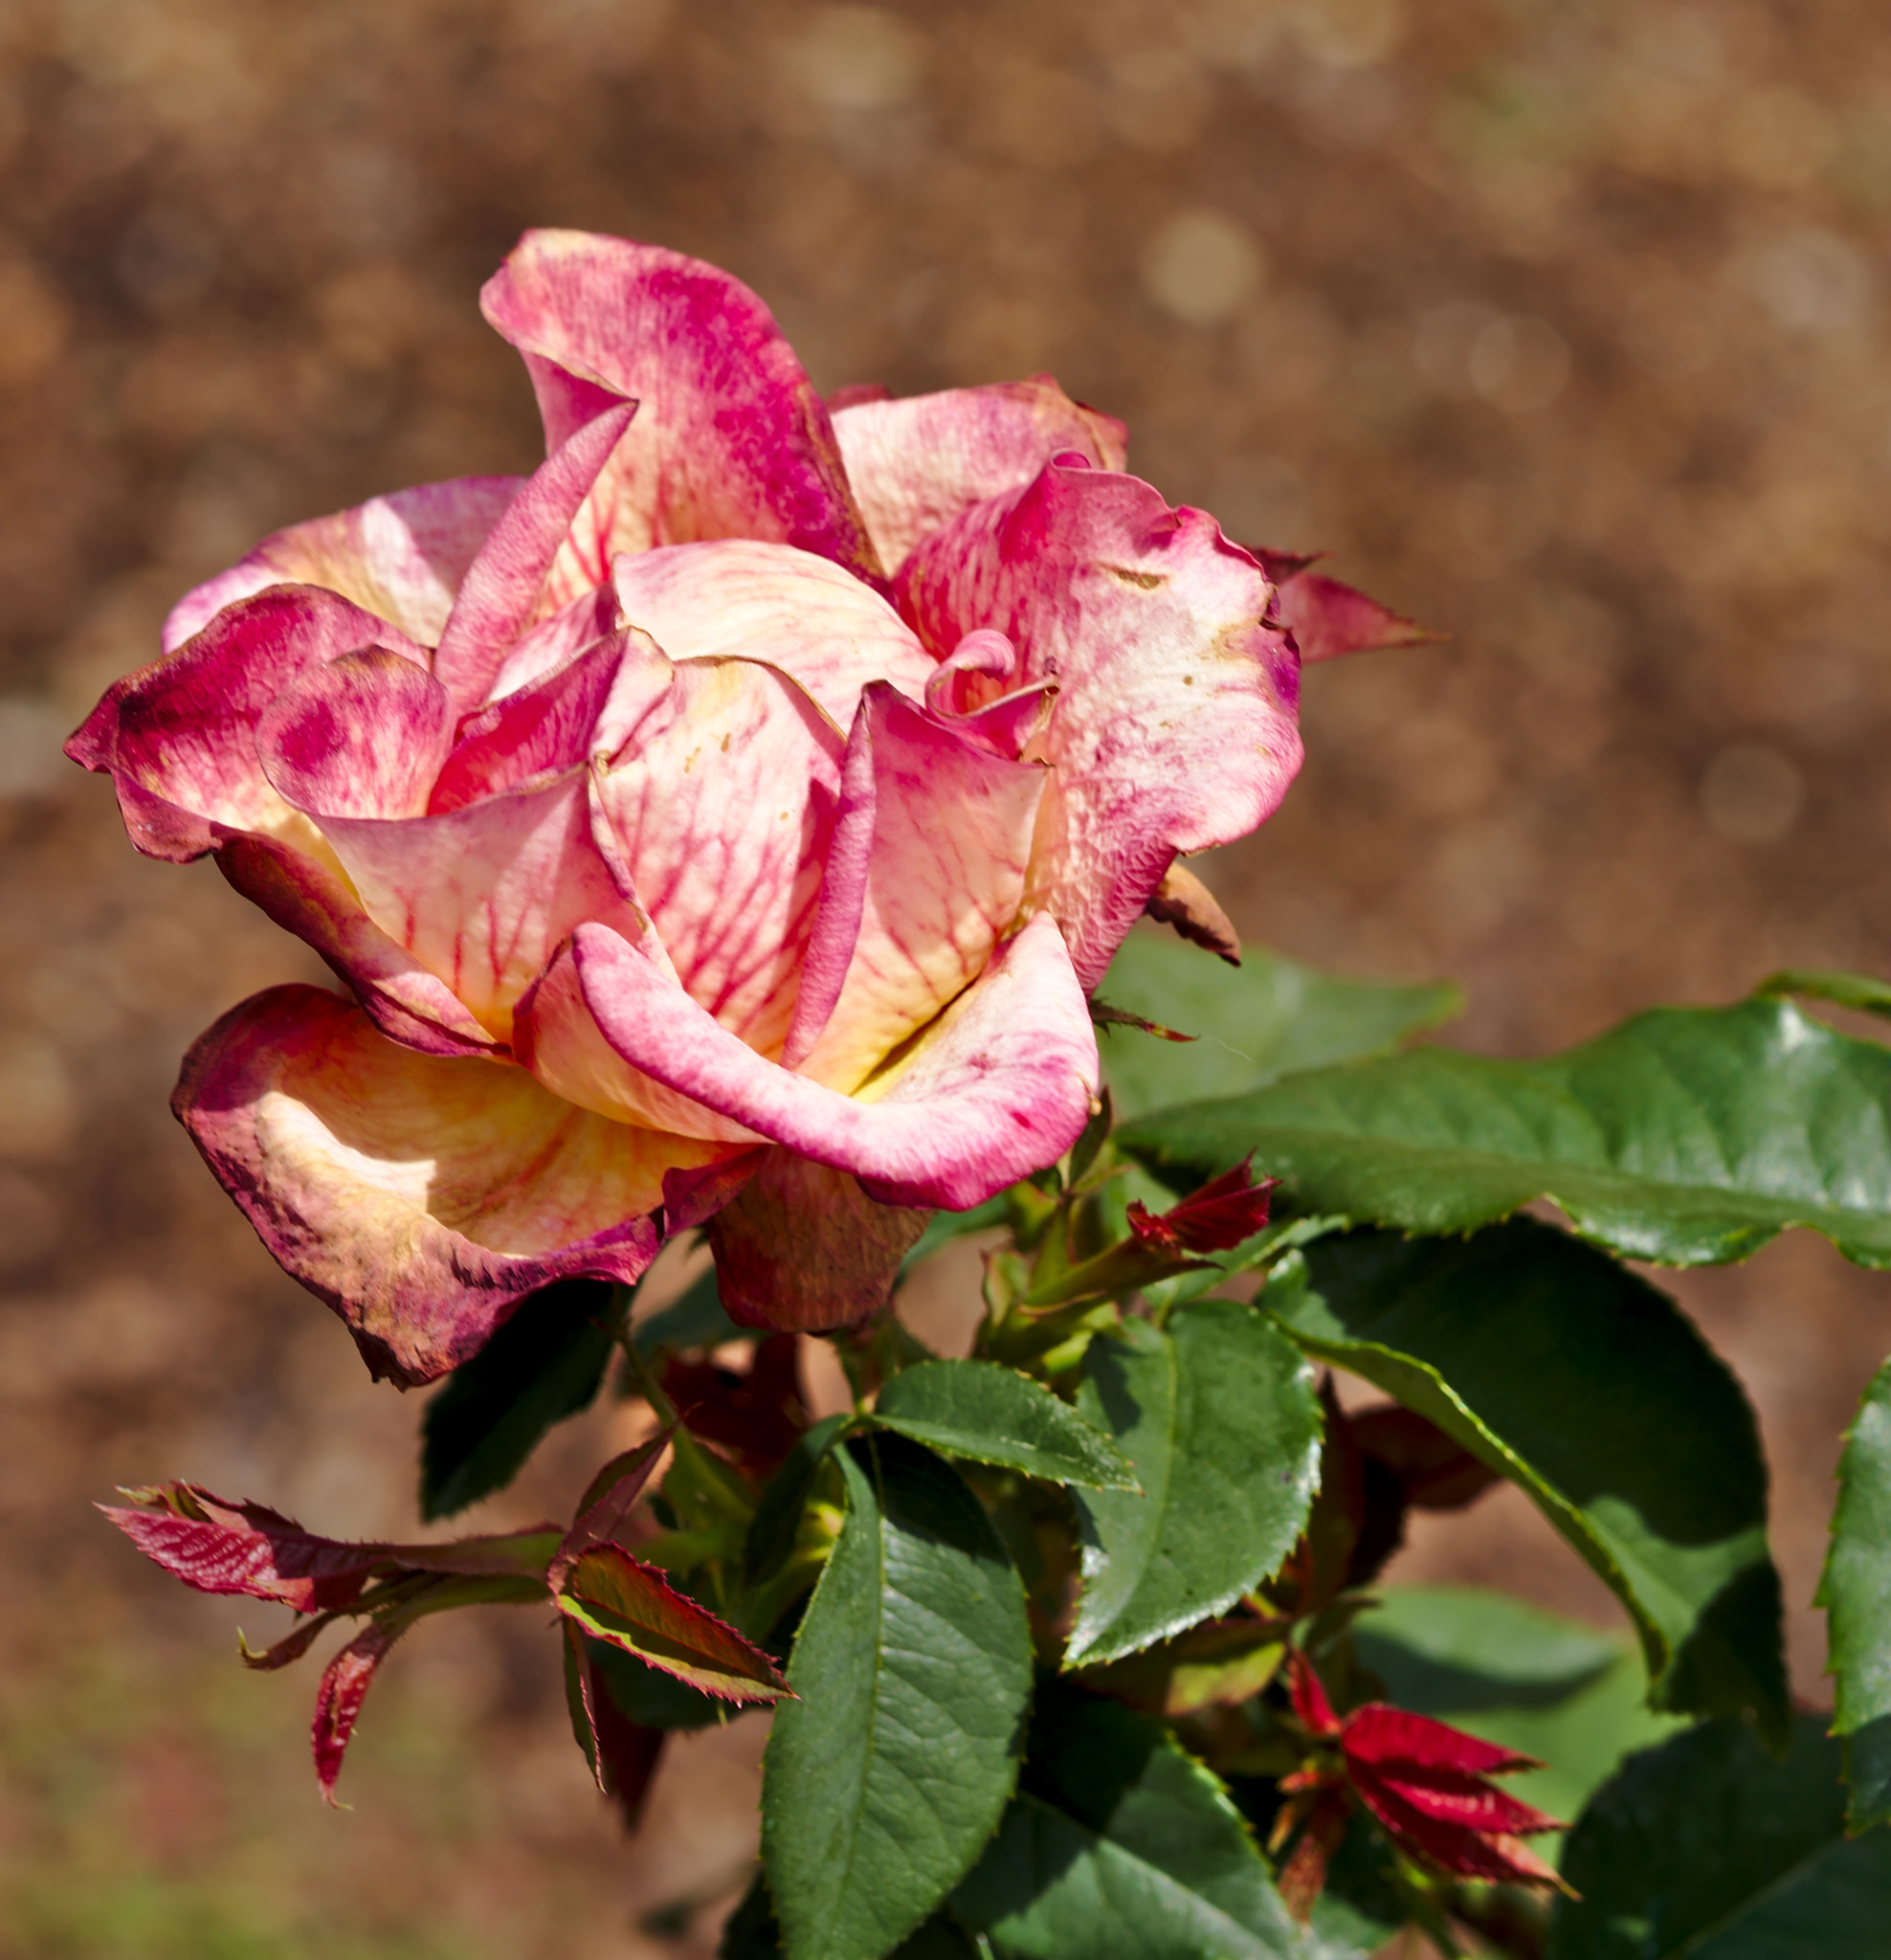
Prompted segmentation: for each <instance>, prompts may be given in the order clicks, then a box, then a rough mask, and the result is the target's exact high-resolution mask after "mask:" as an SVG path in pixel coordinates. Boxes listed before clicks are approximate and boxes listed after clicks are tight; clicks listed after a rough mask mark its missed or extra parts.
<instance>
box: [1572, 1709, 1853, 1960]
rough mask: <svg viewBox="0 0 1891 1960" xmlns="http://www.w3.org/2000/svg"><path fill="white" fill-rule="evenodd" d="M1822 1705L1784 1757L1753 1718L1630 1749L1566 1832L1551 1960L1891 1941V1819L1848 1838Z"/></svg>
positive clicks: (1738, 1956) (1835, 1749)
mask: <svg viewBox="0 0 1891 1960" xmlns="http://www.w3.org/2000/svg"><path fill="white" fill-rule="evenodd" d="M1823 1726H1824V1724H1823V1721H1822V1718H1820V1717H1818V1716H1812V1715H1803V1716H1801V1717H1800V1718H1799V1719H1798V1720H1797V1722H1795V1723H1794V1724H1793V1728H1792V1737H1791V1753H1790V1754H1789V1755H1788V1756H1787V1758H1786V1760H1785V1761H1784V1762H1780V1761H1778V1760H1776V1759H1775V1758H1774V1757H1772V1756H1769V1754H1768V1753H1767V1751H1766V1750H1765V1749H1764V1748H1761V1747H1760V1744H1759V1742H1758V1741H1757V1739H1756V1738H1755V1737H1754V1735H1753V1732H1752V1730H1751V1729H1749V1728H1748V1727H1747V1726H1746V1725H1745V1724H1744V1723H1739V1722H1715V1723H1709V1724H1706V1725H1704V1726H1702V1727H1698V1728H1692V1729H1689V1730H1688V1731H1686V1732H1685V1733H1684V1734H1681V1735H1678V1736H1676V1737H1675V1738H1674V1739H1673V1740H1672V1741H1671V1742H1667V1743H1664V1744H1663V1745H1662V1746H1661V1747H1660V1748H1657V1749H1650V1750H1648V1751H1647V1752H1646V1753H1644V1754H1642V1755H1638V1756H1632V1757H1631V1758H1630V1759H1629V1762H1628V1764H1627V1765H1626V1767H1625V1768H1624V1769H1623V1770H1622V1771H1621V1773H1620V1774H1619V1775H1617V1776H1616V1777H1614V1778H1613V1780H1612V1781H1611V1782H1609V1783H1607V1784H1605V1785H1604V1786H1603V1788H1602V1789H1601V1790H1600V1791H1599V1792H1598V1793H1596V1795H1595V1798H1594V1800H1593V1801H1592V1802H1591V1805H1590V1807H1589V1809H1588V1810H1587V1811H1585V1812H1584V1814H1583V1815H1582V1817H1581V1818H1580V1820H1579V1821H1578V1822H1577V1824H1576V1827H1575V1829H1574V1830H1573V1831H1572V1832H1571V1833H1570V1834H1569V1842H1568V1849H1567V1850H1566V1851H1565V1853H1564V1855H1563V1871H1564V1875H1565V1876H1566V1877H1567V1878H1568V1881H1569V1882H1570V1884H1572V1885H1573V1886H1574V1887H1575V1888H1576V1890H1577V1891H1578V1892H1579V1893H1581V1895H1582V1897H1581V1898H1580V1899H1575V1900H1570V1899H1564V1900H1559V1901H1558V1902H1557V1906H1556V1916H1555V1918H1554V1920H1553V1921H1552V1922H1551V1926H1550V1932H1549V1946H1548V1960H1682V1956H1683V1955H1685V1956H1686V1960H1853V1956H1862V1955H1866V1954H1879V1953H1883V1952H1885V1951H1886V1950H1887V1941H1888V1940H1891V1832H1885V1831H1869V1832H1867V1833H1866V1834H1865V1835H1864V1836H1863V1837H1862V1838H1853V1839H1851V1840H1850V1841H1849V1842H1848V1841H1847V1840H1846V1838H1845V1836H1844V1828H1845V1797H1844V1792H1843V1790H1842V1789H1841V1788H1840V1786H1839V1782H1838V1761H1839V1746H1838V1744H1837V1743H1836V1742H1834V1741H1832V1740H1830V1739H1829V1738H1828V1737H1826V1736H1825V1735H1823V1734H1821V1733H1820V1730H1821V1728H1822V1727H1823Z"/></svg>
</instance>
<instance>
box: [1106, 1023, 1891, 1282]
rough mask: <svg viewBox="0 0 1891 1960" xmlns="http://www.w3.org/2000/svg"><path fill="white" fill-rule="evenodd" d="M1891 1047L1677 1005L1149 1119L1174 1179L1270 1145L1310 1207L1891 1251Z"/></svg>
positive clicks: (1142, 1125)
mask: <svg viewBox="0 0 1891 1960" xmlns="http://www.w3.org/2000/svg"><path fill="white" fill-rule="evenodd" d="M1886 1065H1887V1064H1886V1055H1885V1051H1884V1049H1883V1048H1881V1047H1880V1046H1879V1045H1878V1044H1877V1043H1876V1042H1872V1041H1858V1040H1855V1039H1853V1038H1852V1037H1851V1036H1846V1035H1840V1034H1838V1033H1836V1032H1835V1031H1834V1030H1833V1029H1831V1028H1828V1027H1826V1026H1825V1025H1824V1023H1823V1022H1820V1021H1815V1020H1813V1019H1812V1018H1810V1017H1809V1016H1808V1015H1806V1014H1803V1013H1800V1012H1799V1010H1798V1009H1797V1008H1795V1007H1793V1006H1792V1005H1791V1003H1790V1002H1787V1001H1783V1000H1749V1001H1743V1002H1741V1003H1740V1004H1739V1005H1738V1006H1736V1007H1728V1008H1660V1009H1657V1010H1656V1011H1655V1012H1654V1013H1645V1014H1639V1015H1637V1016H1636V1017H1635V1019H1634V1020H1632V1021H1627V1022H1624V1023H1623V1025H1622V1026H1621V1027H1619V1028H1616V1029H1613V1031H1611V1032H1610V1033H1609V1034H1606V1035H1603V1036H1600V1037H1598V1038H1597V1039H1596V1040H1593V1041H1591V1042H1588V1043H1586V1044H1585V1045H1584V1046H1582V1047H1580V1048H1572V1049H1569V1050H1568V1051H1567V1052H1566V1053H1565V1054H1562V1055H1557V1056H1551V1057H1549V1058H1547V1059H1546V1060H1542V1061H1502V1060H1498V1059H1496V1058H1492V1057H1490V1056H1484V1055H1461V1054H1458V1053H1456V1052H1455V1051H1453V1050H1450V1049H1444V1048H1421V1049H1417V1050H1414V1051H1413V1053H1412V1054H1410V1055H1399V1056H1393V1057H1391V1058H1390V1059H1388V1060H1385V1061H1373V1062H1359V1063H1355V1064H1353V1065H1351V1066H1349V1067H1345V1068H1335V1069H1323V1070H1321V1071H1319V1072H1317V1073H1314V1074H1308V1075H1301V1076H1295V1077H1293V1078H1292V1079H1291V1080H1286V1081H1282V1082H1277V1083H1275V1084H1274V1085H1273V1086H1272V1087H1271V1088H1265V1089H1260V1090H1257V1092H1255V1093H1254V1094H1252V1095H1246V1096H1237V1097H1233V1098H1230V1099H1228V1100H1227V1101H1223V1102H1214V1103H1194V1104H1191V1105H1190V1107H1188V1108H1186V1109H1168V1110H1163V1111H1161V1112H1159V1113H1158V1114H1155V1115H1152V1116H1146V1117H1142V1118H1139V1119H1138V1120H1137V1121H1136V1122H1134V1123H1132V1124H1129V1125H1125V1126H1124V1127H1123V1129H1121V1130H1119V1131H1118V1132H1117V1138H1116V1141H1117V1145H1118V1147H1119V1148H1121V1149H1123V1150H1124V1151H1126V1152H1127V1153H1128V1154H1130V1155H1131V1156H1134V1157H1137V1158H1139V1159H1141V1160H1142V1161H1143V1162H1145V1163H1146V1164H1148V1165H1149V1166H1150V1167H1151V1169H1154V1170H1156V1171H1157V1172H1158V1174H1160V1175H1163V1176H1165V1177H1167V1178H1168V1180H1169V1181H1170V1182H1176V1183H1186V1181H1187V1180H1188V1179H1189V1178H1190V1177H1193V1178H1198V1179H1199V1178H1205V1177H1210V1176H1212V1175H1214V1174H1215V1173H1217V1172H1219V1171H1222V1170H1225V1169H1228V1168H1229V1167H1230V1166H1231V1165H1234V1164H1237V1163H1239V1162H1240V1160H1241V1159H1242V1158H1243V1157H1244V1156H1246V1155H1247V1154H1248V1152H1249V1151H1250V1150H1252V1151H1253V1152H1254V1169H1255V1174H1256V1175H1257V1176H1259V1175H1262V1174H1263V1173H1265V1174H1270V1175H1273V1176H1277V1177H1279V1179H1280V1180H1281V1182H1282V1185H1283V1186H1284V1190H1283V1192H1282V1196H1283V1198H1285V1199H1287V1200H1290V1201H1291V1202H1292V1204H1293V1205H1294V1206H1295V1207H1296V1208H1297V1209H1299V1210H1301V1211H1304V1212H1321V1213H1333V1214H1341V1215H1344V1216H1346V1217H1347V1218H1349V1219H1351V1220H1352V1221H1354V1222H1355V1223H1368V1222H1369V1223H1375V1224H1381V1225H1392V1226H1397V1227H1398V1228H1399V1229H1401V1230H1403V1231H1406V1232H1424V1233H1458V1232H1471V1231H1474V1230H1476V1229H1477V1228H1478V1227H1479V1226H1480V1225H1487V1224H1489V1223H1491V1222H1492V1221H1493V1220H1495V1219H1499V1218H1502V1217H1505V1216H1507V1215H1508V1214H1510V1213H1512V1212H1514V1211H1516V1210H1517V1208H1518V1207H1519V1206H1520V1205H1524V1204H1527V1203H1528V1202H1529V1201H1530V1200H1531V1199H1533V1198H1549V1199H1552V1200H1553V1201H1554V1202H1555V1203H1556V1204H1558V1205H1560V1206H1561V1207H1562V1209H1563V1210H1564V1212H1566V1213H1567V1214H1568V1216H1569V1219H1570V1221H1571V1222H1572V1223H1573V1225H1574V1226H1575V1229H1576V1231H1577V1232H1578V1233H1579V1234H1581V1236H1583V1237H1585V1238H1590V1239H1593V1240H1595V1241H1596V1242H1597V1243H1599V1244H1603V1245H1607V1246H1611V1247H1613V1249H1614V1250H1615V1251H1616V1252H1619V1253H1624V1254H1627V1255H1628V1256H1630V1257H1631V1258H1643V1259H1654V1260H1657V1261H1659V1262H1660V1263H1662V1264H1665V1265H1676V1266H1691V1265H1702V1264H1709V1263H1713V1262H1715V1261H1719V1260H1724V1259H1736V1258H1746V1255H1747V1254H1748V1253H1751V1252H1754V1251H1756V1250H1757V1249H1758V1248H1759V1247H1760V1246H1762V1245H1764V1244H1766V1242H1767V1241H1768V1240H1769V1238H1771V1237H1773V1236H1774V1235H1775V1234H1777V1233H1779V1232H1780V1231H1782V1230H1784V1229H1785V1227H1787V1226H1789V1225H1806V1226H1810V1227H1812V1229H1813V1230H1814V1231H1816V1232H1822V1233H1823V1234H1824V1235H1825V1236H1827V1237H1828V1238H1830V1239H1831V1240H1832V1242H1833V1243H1834V1244H1835V1246H1837V1248H1838V1249H1839V1251H1841V1252H1842V1253H1844V1254H1845V1256H1846V1257H1847V1258H1852V1259H1856V1260H1857V1261H1858V1263H1859V1264H1861V1265H1867V1266H1891V1106H1887V1098H1886V1096H1885V1087H1884V1085H1885V1074H1886Z"/></svg>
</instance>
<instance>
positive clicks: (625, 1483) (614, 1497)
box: [545, 1422, 677, 1592]
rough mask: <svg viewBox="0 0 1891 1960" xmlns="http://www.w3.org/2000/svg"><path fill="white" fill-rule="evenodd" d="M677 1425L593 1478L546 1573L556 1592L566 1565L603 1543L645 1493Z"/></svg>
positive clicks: (617, 1458) (613, 1461) (670, 1425)
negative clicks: (581, 1552)
mask: <svg viewBox="0 0 1891 1960" xmlns="http://www.w3.org/2000/svg"><path fill="white" fill-rule="evenodd" d="M676 1426H677V1425H676V1424H675V1423H674V1422H672V1423H668V1424H666V1425H665V1426H664V1427H663V1428H662V1429H660V1430H658V1431H657V1432H656V1435H655V1436H653V1437H645V1438H644V1440H643V1441H642V1442H640V1443H638V1444H637V1445H636V1446H635V1447H634V1449H628V1450H625V1451H624V1452H622V1454H621V1455H619V1456H615V1457H612V1459H611V1460H610V1462H608V1463H607V1464H606V1465H605V1466H604V1468H603V1469H602V1470H600V1471H599V1472H598V1473H597V1475H596V1476H595V1477H593V1478H592V1479H591V1481H590V1484H589V1486H588V1487H587V1488H586V1491H585V1494H584V1496H583V1497H581V1498H580V1499H579V1500H578V1508H577V1512H576V1514H575V1518H574V1521H573V1523H572V1526H571V1528H570V1530H568V1531H567V1532H566V1534H565V1536H564V1539H563V1541H562V1542H561V1543H560V1545H559V1548H558V1557H557V1559H556V1560H554V1561H553V1563H552V1570H550V1571H549V1572H548V1573H547V1574H546V1575H545V1576H546V1583H547V1584H548V1585H550V1587H551V1588H552V1590H553V1591H554V1592H556V1591H557V1589H558V1583H559V1574H560V1572H561V1571H562V1570H563V1569H564V1568H565V1566H567V1564H568V1563H569V1561H570V1560H571V1559H572V1558H573V1557H575V1556H576V1554H577V1553H578V1552H580V1551H582V1550H583V1549H584V1548H585V1547H586V1546H588V1545H598V1544H601V1543H603V1541H604V1540H606V1539H608V1538H609V1537H610V1536H611V1534H612V1532H613V1531H615V1530H616V1528H617V1527H618V1526H619V1525H621V1524H622V1523H623V1521H624V1519H625V1517H626V1516H627V1515H628V1514H629V1512H630V1508H631V1506H632V1505H633V1504H634V1503H636V1501H637V1499H638V1498H639V1497H641V1496H642V1495H643V1487H644V1485H645V1484H646V1483H648V1482H649V1481H650V1477H651V1472H652V1471H654V1470H655V1469H656V1459H658V1458H659V1457H660V1456H662V1454H663V1451H664V1448H665V1446H666V1445H667V1444H668V1442H669V1440H670V1437H671V1434H672V1432H673V1431H674V1430H675V1429H676Z"/></svg>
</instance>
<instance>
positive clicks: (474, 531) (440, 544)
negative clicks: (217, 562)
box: [164, 477, 524, 654]
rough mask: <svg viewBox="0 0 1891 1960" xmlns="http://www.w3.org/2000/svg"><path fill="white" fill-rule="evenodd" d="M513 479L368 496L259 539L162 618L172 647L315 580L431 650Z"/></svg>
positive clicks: (469, 480)
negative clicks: (262, 599) (231, 610)
mask: <svg viewBox="0 0 1891 1960" xmlns="http://www.w3.org/2000/svg"><path fill="white" fill-rule="evenodd" d="M523 480H524V479H523V478H521V477H456V478H452V479H449V480H448V481H446V482H444V483H419V484H416V485H415V486H414V487H413V488H412V490H396V491H394V492H393V493H392V495H391V496H388V497H374V498H370V499H369V500H368V501H367V502H366V503H361V504H357V505H356V506H355V507H354V509H352V510H338V511H337V512H335V514H334V515H333V516H332V517H318V518H312V519H311V520H310V521H309V522H308V523H300V524H291V525H290V526H289V528H288V529H287V530H283V531H277V532H275V533H273V534H272V535H271V536H269V537H267V538H265V539H264V540H263V541H262V543H261V544H260V545H258V546H256V549H255V550H254V551H252V552H251V553H250V555H249V556H248V557H247V558H244V559H242V560H241V561H239V562H238V563H237V564H235V565H234V566H232V567H231V568H230V569H229V570H228V571H225V572H219V573H218V574H217V576H216V577H215V578H213V579H211V580H210V582H209V583H208V584H206V585H201V586H198V587H197V588H196V590H194V591H190V592H187V593H186V594H185V595H184V597H183V598H181V599H180V600H179V601H178V602H177V604H176V605H175V606H174V607H172V609H171V612H170V617H169V618H168V619H167V620H166V621H165V626H164V650H165V652H166V653H167V654H169V653H175V652H176V651H177V649H178V648H179V647H181V646H182V645H183V644H184V642H185V641H186V640H187V639H189V638H190V637H191V636H192V635H195V634H197V633H200V632H201V631H202V630H203V629H204V628H205V627H206V626H208V625H209V624H210V622H211V619H212V617H214V616H215V614H216V613H218V612H221V611H222V610H223V608H224V607H226V606H229V605H232V604H234V602H235V601H236V600H238V599H244V598H248V597H249V596H250V594H251V593H253V592H260V591H262V590H265V589H266V588H268V587H270V586H280V585H309V586H325V587H326V588H327V589H328V590H330V591H332V592H339V593H340V594H341V595H342V596H343V598H345V599H351V600H353V601H354V603H355V604H356V605H358V606H361V607H363V608H365V609H366V610H367V612H372V613H374V614H376V615H377V616H378V617H379V618H382V619H385V620H387V621H388V622H389V624H390V625H392V626H394V627H397V628H398V629H399V630H400V631H401V632H402V633H404V634H405V635H407V636H408V638H410V639H412V640H414V641H417V642H418V643H419V644H420V645H421V646H428V647H430V646H433V645H434V642H435V641H437V640H438V638H439V636H440V633H441V630H442V628H444V627H445V625H446V623H447V614H448V613H449V612H452V610H453V599H454V594H455V592H456V591H457V590H459V582H460V580H461V579H462V578H463V577H464V576H465V574H466V568H467V567H468V566H469V565H471V564H472V562H473V560H474V557H475V555H476V554H477V553H478V549H479V546H481V545H482V544H483V543H484V542H485V538H486V534H487V533H488V532H489V531H490V530H491V529H492V527H493V526H494V524H496V523H498V522H499V520H500V518H501V515H502V514H503V512H504V510H505V507H506V505H507V504H509V503H510V502H511V501H512V500H513V498H514V497H515V496H517V495H518V493H519V486H520V484H521V483H522V482H523Z"/></svg>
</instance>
